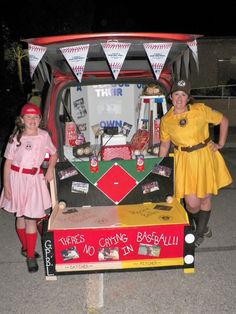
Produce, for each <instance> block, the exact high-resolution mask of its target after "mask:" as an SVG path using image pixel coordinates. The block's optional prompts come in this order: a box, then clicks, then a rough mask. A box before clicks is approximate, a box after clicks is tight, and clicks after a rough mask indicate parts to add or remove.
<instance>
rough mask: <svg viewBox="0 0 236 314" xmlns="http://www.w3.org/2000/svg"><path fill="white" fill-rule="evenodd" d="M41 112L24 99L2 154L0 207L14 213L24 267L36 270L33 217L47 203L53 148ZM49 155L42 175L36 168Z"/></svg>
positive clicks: (42, 211) (54, 158)
mask: <svg viewBox="0 0 236 314" xmlns="http://www.w3.org/2000/svg"><path fill="white" fill-rule="evenodd" d="M41 121H42V115H41V112H40V109H39V108H38V106H36V105H35V104H31V103H27V104H25V105H24V106H23V107H22V109H21V114H20V116H19V117H18V118H17V119H16V126H15V129H14V131H13V133H12V135H11V136H10V138H9V141H8V144H7V147H6V150H5V153H4V157H5V163H4V170H3V191H2V194H1V197H0V207H1V208H4V209H5V210H6V211H8V212H10V213H14V214H15V215H16V232H17V235H18V237H19V239H20V242H21V245H22V248H21V254H22V255H23V256H25V257H26V261H27V266H28V271H29V272H31V273H32V272H36V271H37V270H38V264H37V259H36V258H37V257H39V255H38V253H37V252H35V247H36V241H37V224H36V222H37V219H39V218H43V217H44V216H45V210H46V209H48V208H50V207H51V198H50V194H49V190H48V187H47V183H48V182H49V181H51V180H52V179H53V170H54V167H55V164H56V162H57V151H56V148H55V146H54V145H53V143H52V140H51V138H50V136H49V134H48V132H47V131H45V130H43V129H41V128H40V126H41ZM46 153H49V154H50V155H51V157H50V160H49V165H48V168H47V171H46V173H45V175H44V174H43V170H42V169H41V168H40V166H41V164H42V163H43V161H44V157H45V154H46Z"/></svg>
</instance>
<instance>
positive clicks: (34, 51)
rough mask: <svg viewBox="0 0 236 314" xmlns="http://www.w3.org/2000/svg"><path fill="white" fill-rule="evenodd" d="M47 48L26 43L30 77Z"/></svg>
mask: <svg viewBox="0 0 236 314" xmlns="http://www.w3.org/2000/svg"><path fill="white" fill-rule="evenodd" d="M46 50H47V48H46V47H42V46H36V45H32V44H29V45H28V53H29V65H30V77H31V78H32V77H33V75H34V71H35V69H36V68H37V65H38V64H39V62H40V60H41V59H42V57H43V55H44V54H45V52H46Z"/></svg>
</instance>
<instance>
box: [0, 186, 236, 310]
mask: <svg viewBox="0 0 236 314" xmlns="http://www.w3.org/2000/svg"><path fill="white" fill-rule="evenodd" d="M234 204H235V190H234V189H233V188H227V189H223V190H222V191H221V193H220V195H219V196H216V197H215V198H214V200H213V211H212V216H211V220H210V225H211V227H212V231H213V237H212V238H211V239H206V240H205V242H203V244H202V246H201V247H200V248H198V249H197V250H196V252H195V273H193V274H184V272H183V270H182V269H171V270H146V271H125V272H112V273H104V274H103V275H101V274H99V275H96V274H79V275H69V274H68V275H65V276H58V277H57V280H56V281H47V280H46V279H45V273H44V265H43V261H42V259H39V267H40V269H39V271H38V273H35V274H29V273H28V272H27V267H26V263H25V259H24V258H23V257H22V256H21V255H20V246H19V243H18V239H17V237H16V234H15V230H14V217H13V216H12V215H10V214H8V213H6V212H4V211H3V210H1V211H0V237H1V241H0V243H1V244H0V250H1V255H0V270H1V272H0V276H1V280H0V298H1V304H0V313H2V314H7V313H9V314H10V313H24V314H28V313H29V314H30V313H31V314H32V313H33V314H34V313H35V314H36V313H37V314H41V313H45V312H47V313H50V314H54V313H55V314H56V313H62V312H66V313H67V314H74V313H79V314H88V313H101V314H102V313H103V314H119V313H120V314H157V313H158V314H159V313H160V314H164V313H165V314H166V313H168V314H170V313H177V314H203V313H216V314H223V313H232V314H234V313H235V312H236V296H235V291H236V263H235V260H236V231H235V221H236V211H235V205H234ZM37 250H38V251H39V252H40V253H42V250H41V246H40V240H38V244H37Z"/></svg>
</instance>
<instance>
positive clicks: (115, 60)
mask: <svg viewBox="0 0 236 314" xmlns="http://www.w3.org/2000/svg"><path fill="white" fill-rule="evenodd" d="M101 45H102V48H103V51H104V53H105V55H106V57H107V61H108V63H109V65H110V68H111V71H112V73H113V76H114V78H115V79H117V77H118V75H119V73H120V70H121V68H122V65H123V63H124V60H125V57H126V55H127V52H128V50H129V47H130V43H119V42H107V43H101Z"/></svg>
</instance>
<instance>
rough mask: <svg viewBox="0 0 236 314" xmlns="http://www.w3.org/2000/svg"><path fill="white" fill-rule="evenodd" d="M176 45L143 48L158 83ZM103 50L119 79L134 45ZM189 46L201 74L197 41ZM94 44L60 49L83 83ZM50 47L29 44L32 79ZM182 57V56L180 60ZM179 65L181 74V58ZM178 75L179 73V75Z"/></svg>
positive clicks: (186, 58)
mask: <svg viewBox="0 0 236 314" xmlns="http://www.w3.org/2000/svg"><path fill="white" fill-rule="evenodd" d="M172 45H173V43H172V42H170V43H163V42H162V43H144V44H143V47H144V50H145V52H146V54H147V57H148V59H149V62H150V64H151V67H152V70H153V73H154V75H155V78H156V80H158V78H159V76H160V74H161V72H162V70H163V67H164V65H165V62H166V59H167V57H168V55H169V52H170V50H171V47H172ZM101 46H102V49H103V51H104V54H105V56H106V59H107V62H108V64H109V66H110V69H111V72H112V74H113V76H114V78H115V79H117V78H118V76H119V73H120V70H121V69H122V66H123V63H124V61H125V58H126V55H127V53H128V50H129V48H130V46H131V43H124V42H118V41H107V42H105V43H101ZM187 47H188V48H189V49H190V51H191V52H192V56H193V58H194V61H195V63H196V66H197V70H198V71H199V61H198V49H197V41H196V40H194V41H191V42H187ZM89 48H90V44H83V45H77V46H69V47H64V48H60V51H61V53H62V54H63V56H64V57H65V59H66V61H67V62H68V64H69V66H70V68H71V70H72V71H73V73H74V74H75V76H76V78H77V79H78V81H79V82H81V81H82V76H83V73H84V68H85V65H86V59H87V55H88V51H89ZM189 49H188V50H187V52H185V53H184V54H183V59H184V65H185V71H186V76H187V77H188V69H187V68H188V66H187V64H189ZM46 50H47V47H43V46H36V45H32V44H28V53H29V66H30V76H31V78H32V77H33V75H34V72H35V70H36V68H37V66H38V64H39V62H40V61H41V59H42V58H43V56H44V54H45V52H46ZM180 58H181V57H180ZM175 62H176V65H177V64H178V65H179V66H178V71H180V59H177V60H176V61H175ZM177 74H178V73H177Z"/></svg>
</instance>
